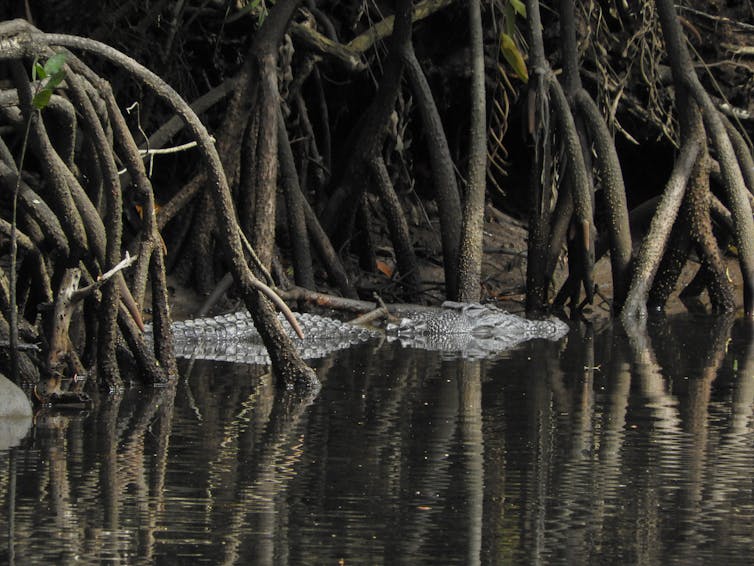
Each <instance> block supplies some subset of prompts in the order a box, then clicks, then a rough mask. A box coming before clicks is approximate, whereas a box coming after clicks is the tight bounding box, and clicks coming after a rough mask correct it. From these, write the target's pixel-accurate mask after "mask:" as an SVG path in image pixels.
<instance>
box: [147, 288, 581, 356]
mask: <svg viewBox="0 0 754 566" xmlns="http://www.w3.org/2000/svg"><path fill="white" fill-rule="evenodd" d="M279 316H280V320H281V322H282V324H283V326H284V328H285V329H286V332H287V333H288V335H289V336H290V337H291V339H292V340H293V342H294V344H295V346H296V348H297V349H298V351H299V353H300V354H301V356H302V357H303V358H304V359H315V358H321V357H324V356H325V355H327V354H329V353H330V352H333V351H336V350H341V349H344V348H348V347H350V346H352V345H354V344H358V343H360V342H365V341H367V340H372V339H376V338H378V337H381V336H385V337H386V338H387V340H388V341H396V340H397V341H399V342H400V343H401V345H403V346H404V347H412V348H421V349H425V350H434V351H438V352H440V353H442V354H445V355H448V356H453V357H463V358H487V357H492V356H494V355H496V354H498V353H500V352H502V351H505V350H508V349H510V348H513V347H514V346H516V345H518V344H521V343H522V342H525V341H527V340H531V339H534V338H544V339H548V340H557V339H559V338H561V337H562V336H564V335H565V334H566V333H567V332H568V325H567V324H565V323H564V322H563V321H561V320H559V319H557V318H550V319H546V320H528V319H525V318H522V317H520V316H518V315H515V314H511V313H508V312H506V311H504V310H502V309H500V308H497V307H495V306H493V305H482V304H478V303H455V302H449V301H448V302H445V303H443V305H442V308H439V309H438V308H434V309H429V308H423V309H415V310H404V311H402V312H401V315H400V318H399V319H398V321H397V322H391V323H388V324H387V325H385V327H384V329H382V330H378V329H375V328H367V327H364V326H360V325H356V324H351V323H349V322H343V321H340V320H336V319H334V318H330V317H326V316H320V315H316V314H309V313H295V316H296V318H297V320H298V322H299V325H300V326H301V328H302V329H303V332H304V338H303V339H301V338H298V337H297V336H296V335H295V333H294V331H293V329H292V328H291V327H290V325H289V324H288V323H287V322H285V321H284V320H283V317H282V315H279ZM147 333H148V334H149V333H151V328H148V329H147ZM173 335H174V338H175V352H176V355H177V356H179V357H184V358H196V359H209V360H219V361H230V362H237V363H247V364H268V363H269V357H268V356H267V351H266V349H265V347H264V344H263V343H262V339H261V337H260V336H259V333H258V332H257V330H256V328H255V327H254V323H253V321H252V319H251V316H250V315H249V313H248V312H245V311H238V312H233V313H229V314H224V315H219V316H215V317H208V318H196V319H189V320H185V321H181V322H174V323H173Z"/></svg>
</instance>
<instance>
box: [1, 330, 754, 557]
mask: <svg viewBox="0 0 754 566" xmlns="http://www.w3.org/2000/svg"><path fill="white" fill-rule="evenodd" d="M751 346H752V331H751V328H750V327H749V325H748V324H745V323H743V322H742V321H737V322H735V324H734V322H733V321H732V320H731V319H708V318H691V317H688V316H687V317H683V318H677V319H673V320H671V321H670V322H664V321H660V322H656V323H650V325H649V328H648V329H647V331H646V332H645V333H642V332H635V333H632V334H631V336H630V337H629V336H627V335H626V332H625V330H623V329H622V328H618V327H613V326H610V325H604V326H603V327H598V328H592V327H585V326H579V327H576V326H574V328H572V330H571V333H570V334H569V335H568V336H567V337H566V338H564V339H562V340H560V341H559V342H556V343H552V342H546V341H534V342H530V343H527V344H524V345H522V346H519V347H518V348H516V349H515V350H513V351H509V352H505V353H501V355H500V356H499V357H498V358H497V359H494V360H481V361H480V360H476V361H468V360H466V361H464V360H457V359H455V360H454V359H447V358H443V357H441V356H440V355H438V353H437V352H427V351H421V350H411V349H404V348H402V347H400V345H397V344H385V345H379V344H378V343H374V342H373V343H367V344H362V345H359V346H356V347H353V348H351V349H348V350H345V351H342V352H339V353H337V354H335V355H333V356H332V357H330V358H328V359H325V360H320V361H319V362H317V367H318V372H319V375H320V376H321V378H322V381H323V384H324V385H323V388H322V390H321V391H320V392H319V394H318V395H317V396H316V397H314V398H303V399H302V398H300V397H296V396H295V395H291V394H286V393H281V392H277V391H275V389H274V387H272V385H271V380H270V378H269V376H266V375H264V374H263V372H262V370H260V369H257V368H253V367H251V366H232V365H229V364H221V363H203V362H198V361H197V362H193V363H188V362H184V363H183V365H182V368H183V378H182V379H181V381H180V383H179V385H178V386H177V387H176V388H175V389H163V390H148V389H147V390H144V389H138V388H134V389H131V390H128V391H127V392H126V393H125V394H124V395H123V396H122V397H111V398H103V399H101V400H100V403H99V404H98V405H97V408H96V409H95V410H92V411H89V412H85V413H47V412H40V413H39V414H37V416H36V419H35V424H34V427H33V428H32V430H31V432H30V434H29V436H28V437H27V438H26V439H24V440H23V441H22V443H21V444H20V445H19V446H17V447H15V448H12V449H8V450H2V451H0V501H2V504H3V505H4V506H5V509H6V512H5V513H2V514H0V532H1V533H2V535H0V563H12V564H41V563H76V564H94V563H103V562H104V563H124V564H126V563H127V564H149V563H158V564H181V563H185V564H235V563H238V564H338V563H342V564H401V563H403V564H423V563H426V564H475V563H481V564H538V563H539V564H709V563H713V562H714V563H727V564H750V563H751V556H752V555H754V528H753V527H754V491H753V489H754V430H753V428H752V403H753V402H754V354H753V353H752V348H751Z"/></svg>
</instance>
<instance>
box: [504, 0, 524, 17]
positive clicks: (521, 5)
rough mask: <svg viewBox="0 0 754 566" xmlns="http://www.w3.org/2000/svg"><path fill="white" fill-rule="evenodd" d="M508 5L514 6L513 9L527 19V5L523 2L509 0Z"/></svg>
mask: <svg viewBox="0 0 754 566" xmlns="http://www.w3.org/2000/svg"><path fill="white" fill-rule="evenodd" d="M508 3H509V4H510V5H511V6H513V9H514V10H515V11H516V13H517V14H518V15H519V16H521V17H522V18H525V17H526V4H524V3H523V2H521V0H508Z"/></svg>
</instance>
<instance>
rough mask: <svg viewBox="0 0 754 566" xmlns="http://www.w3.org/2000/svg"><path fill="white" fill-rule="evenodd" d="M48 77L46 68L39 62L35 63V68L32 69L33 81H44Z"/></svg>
mask: <svg viewBox="0 0 754 566" xmlns="http://www.w3.org/2000/svg"><path fill="white" fill-rule="evenodd" d="M45 77H47V73H46V72H45V68H44V67H43V66H42V65H40V64H39V62H38V61H34V66H33V67H32V68H31V80H33V81H36V80H37V79H44V78H45Z"/></svg>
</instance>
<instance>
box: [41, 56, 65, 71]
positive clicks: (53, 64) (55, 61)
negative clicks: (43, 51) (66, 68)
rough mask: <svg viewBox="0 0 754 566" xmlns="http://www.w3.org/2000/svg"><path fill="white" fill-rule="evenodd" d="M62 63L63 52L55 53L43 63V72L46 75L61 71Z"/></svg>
mask: <svg viewBox="0 0 754 566" xmlns="http://www.w3.org/2000/svg"><path fill="white" fill-rule="evenodd" d="M63 65H65V53H56V54H55V55H53V56H52V57H50V58H49V59H48V60H47V62H46V63H45V67H44V68H45V72H46V73H47V74H48V75H55V74H57V73H61V72H62V71H63Z"/></svg>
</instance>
